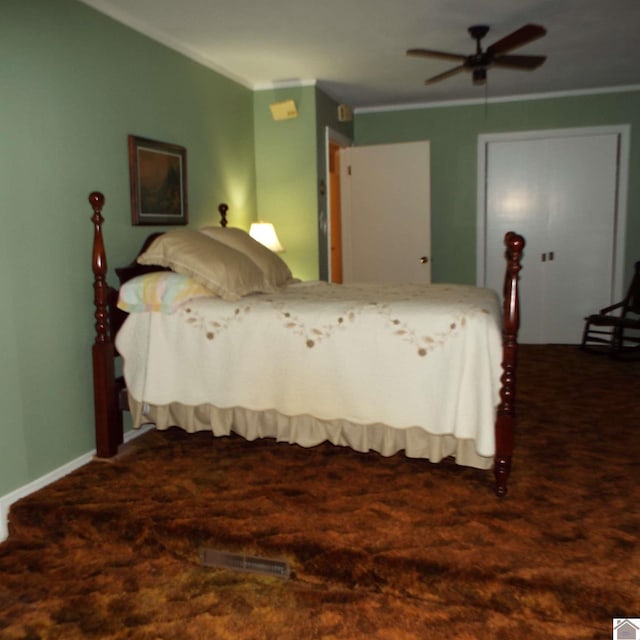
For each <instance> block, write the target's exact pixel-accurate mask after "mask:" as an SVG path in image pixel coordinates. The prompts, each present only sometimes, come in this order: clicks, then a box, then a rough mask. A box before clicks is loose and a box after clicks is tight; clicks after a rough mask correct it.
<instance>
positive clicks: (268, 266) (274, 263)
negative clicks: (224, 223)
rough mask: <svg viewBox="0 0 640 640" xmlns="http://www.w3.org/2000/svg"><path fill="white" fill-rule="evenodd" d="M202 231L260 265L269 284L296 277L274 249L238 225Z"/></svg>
mask: <svg viewBox="0 0 640 640" xmlns="http://www.w3.org/2000/svg"><path fill="white" fill-rule="evenodd" d="M200 231H201V232H202V233H203V234H205V235H207V236H208V237H210V238H213V239H215V240H217V241H218V242H222V243H223V244H225V245H227V246H228V247H231V248H232V249H235V250H236V251H240V252H242V253H243V254H244V255H246V256H248V257H249V258H251V260H253V262H255V264H257V265H258V267H260V269H261V270H262V272H263V273H264V275H265V278H266V280H267V282H268V283H269V284H271V285H272V286H274V287H282V286H283V285H285V284H288V283H290V282H295V281H296V279H295V278H294V277H293V275H292V274H291V270H290V269H289V267H288V266H287V263H286V262H285V261H284V260H283V259H282V258H281V257H280V256H278V255H277V254H275V253H274V252H273V251H271V250H270V249H268V248H267V247H265V246H264V245H263V244H260V243H259V242H258V241H257V240H254V239H253V238H252V237H251V236H250V235H249V234H248V233H247V232H246V231H244V229H238V228H237V227H204V228H203V229H200Z"/></svg>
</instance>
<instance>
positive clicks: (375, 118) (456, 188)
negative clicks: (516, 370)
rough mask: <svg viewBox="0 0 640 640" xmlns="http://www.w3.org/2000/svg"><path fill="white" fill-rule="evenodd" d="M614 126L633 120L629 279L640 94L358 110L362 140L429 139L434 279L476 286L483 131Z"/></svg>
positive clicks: (635, 233)
mask: <svg viewBox="0 0 640 640" xmlns="http://www.w3.org/2000/svg"><path fill="white" fill-rule="evenodd" d="M612 124H630V125H631V156H630V162H629V167H630V176H629V194H628V203H627V241H626V247H625V274H626V280H627V281H628V280H629V278H630V277H631V272H632V266H633V263H634V261H635V260H638V259H640V91H634V92H619V93H610V94H598V95H585V96H580V97H565V98H554V99H544V100H529V101H522V102H503V103H489V104H488V105H486V106H485V105H483V104H478V105H471V106H470V105H466V106H448V107H440V108H421V109H407V110H399V111H386V112H365V113H359V114H356V118H355V143H356V144H358V145H366V144H385V143H394V142H408V141H412V140H430V142H431V193H432V203H431V211H432V213H431V216H432V256H433V264H432V275H433V280H434V281H435V282H438V281H440V282H442V281H451V282H463V283H472V284H474V283H475V265H476V219H477V218H476V216H477V201H476V192H477V183H476V176H477V161H478V158H477V144H478V135H480V134H485V133H500V132H507V131H526V130H533V129H558V128H573V127H589V126H602V125H612ZM399 215H401V212H399ZM576 233H579V229H576Z"/></svg>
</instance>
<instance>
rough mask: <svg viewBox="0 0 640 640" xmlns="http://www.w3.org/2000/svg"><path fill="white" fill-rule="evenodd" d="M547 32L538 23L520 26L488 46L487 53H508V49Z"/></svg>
mask: <svg viewBox="0 0 640 640" xmlns="http://www.w3.org/2000/svg"><path fill="white" fill-rule="evenodd" d="M546 33H547V30H546V29H545V28H544V27H541V26H540V25H538V24H525V25H524V27H520V28H519V29H518V30H516V31H514V32H513V33H510V34H509V35H508V36H505V37H504V38H502V39H501V40H498V41H497V42H494V43H493V44H492V45H491V46H490V47H487V53H488V54H490V55H494V56H495V55H500V54H501V53H507V51H512V50H513V49H516V48H518V47H522V46H524V45H525V44H528V43H529V42H533V41H534V40H537V39H538V38H542V36H544V35H545V34H546Z"/></svg>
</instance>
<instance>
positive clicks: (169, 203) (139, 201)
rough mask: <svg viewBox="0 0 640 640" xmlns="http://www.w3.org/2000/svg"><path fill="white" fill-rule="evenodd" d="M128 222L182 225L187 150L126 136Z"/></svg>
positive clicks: (185, 213) (186, 213)
mask: <svg viewBox="0 0 640 640" xmlns="http://www.w3.org/2000/svg"><path fill="white" fill-rule="evenodd" d="M128 145H129V182H130V188H131V224H133V225H181V224H182V225H186V224H187V223H188V221H189V209H188V203H187V150H186V148H185V147H181V146H179V145H176V144H171V143H168V142H160V141H158V140H151V139H149V138H141V137H139V136H134V135H129V137H128Z"/></svg>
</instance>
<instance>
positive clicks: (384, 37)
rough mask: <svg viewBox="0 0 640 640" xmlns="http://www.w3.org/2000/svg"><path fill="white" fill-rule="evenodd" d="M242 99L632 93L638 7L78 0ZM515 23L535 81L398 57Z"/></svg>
mask: <svg viewBox="0 0 640 640" xmlns="http://www.w3.org/2000/svg"><path fill="white" fill-rule="evenodd" d="M83 1H84V2H85V3H86V4H88V5H90V6H92V7H94V8H96V9H98V10H99V11H101V12H103V13H105V14H107V15H109V16H111V17H113V18H115V19H116V20H118V21H120V22H123V23H125V24H127V25H129V26H130V27H132V28H134V29H136V30H138V31H140V32H142V33H144V34H146V35H148V36H150V37H151V38H154V39H155V40H158V41H160V42H162V43H164V44H165V45H167V46H169V47H172V48H174V49H176V50H178V51H180V52H182V53H184V54H186V55H188V56H190V57H191V58H193V59H195V60H197V61H198V62H200V63H202V64H204V65H206V66H208V67H211V68H212V69H215V70H216V71H219V72H221V73H223V74H224V75H227V76H229V77H230V78H233V79H234V80H237V81H239V82H241V83H242V84H244V85H246V86H247V87H249V88H252V89H265V88H269V87H274V86H276V87H278V86H287V85H290V84H312V83H316V84H317V85H318V86H319V87H320V88H321V89H323V90H324V91H325V92H326V93H327V94H328V95H330V96H332V97H333V98H335V99H336V100H338V101H339V102H342V103H346V104H349V105H351V106H352V107H354V108H355V109H358V108H361V109H362V108H373V107H387V106H396V105H397V106H402V105H407V104H427V103H434V102H443V101H451V100H469V99H478V100H484V99H486V98H487V97H488V98H489V99H492V98H501V97H509V96H517V95H531V94H547V93H556V92H572V91H580V92H582V91H590V90H592V89H602V88H616V87H625V88H626V87H635V88H640V36H639V32H640V0H483V1H482V2H481V1H480V0H179V1H177V0H83ZM526 23H537V24H540V25H542V26H544V27H545V28H546V29H547V35H546V36H545V37H543V38H541V39H539V40H536V41H535V42H532V43H530V44H528V45H526V46H524V47H522V48H520V49H517V50H515V51H513V52H512V53H517V54H523V55H524V54H532V55H546V56H547V60H546V62H545V63H544V64H543V65H542V67H540V68H539V69H537V70H535V71H531V72H528V71H524V72H523V71H513V70H507V69H491V70H489V72H488V78H489V80H488V83H487V85H486V87H477V86H473V84H472V82H471V77H470V75H469V74H467V73H461V74H458V75H456V76H453V77H451V78H449V79H447V80H444V81H442V82H441V83H437V84H433V85H430V86H428V87H427V86H425V85H424V80H425V79H426V78H428V77H431V76H433V75H436V74H439V73H441V72H443V71H446V70H448V69H449V68H451V67H453V66H456V64H457V63H455V62H454V63H451V62H449V61H446V60H435V59H426V58H413V57H407V56H406V55H405V51H406V49H409V48H429V49H438V50H444V51H449V52H453V53H461V54H465V55H466V54H470V53H472V52H474V50H475V42H474V41H473V40H472V39H471V38H470V36H469V34H468V32H467V28H468V27H469V26H470V25H472V24H487V25H489V26H490V27H491V31H490V32H489V34H488V36H487V37H486V38H485V39H484V41H483V47H486V46H488V45H490V44H491V43H492V42H494V41H496V40H498V39H500V38H502V37H504V36H506V35H508V34H509V33H511V32H512V31H515V30H516V29H517V28H519V27H521V26H522V25H524V24H526Z"/></svg>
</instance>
